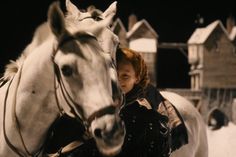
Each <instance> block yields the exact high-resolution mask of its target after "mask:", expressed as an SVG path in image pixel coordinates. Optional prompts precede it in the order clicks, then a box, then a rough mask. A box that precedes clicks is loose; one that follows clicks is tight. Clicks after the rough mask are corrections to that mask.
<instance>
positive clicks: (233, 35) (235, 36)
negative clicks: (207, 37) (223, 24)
mask: <svg viewBox="0 0 236 157" xmlns="http://www.w3.org/2000/svg"><path fill="white" fill-rule="evenodd" d="M229 38H230V40H232V41H233V40H235V39H236V26H234V27H233V29H232V30H231V32H230V34H229Z"/></svg>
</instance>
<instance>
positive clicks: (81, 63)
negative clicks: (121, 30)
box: [48, 1, 125, 155]
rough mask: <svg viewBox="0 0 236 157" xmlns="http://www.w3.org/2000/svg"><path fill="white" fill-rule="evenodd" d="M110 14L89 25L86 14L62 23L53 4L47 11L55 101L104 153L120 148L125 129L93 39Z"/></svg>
mask: <svg viewBox="0 0 236 157" xmlns="http://www.w3.org/2000/svg"><path fill="white" fill-rule="evenodd" d="M68 3H69V2H68V1H67V6H68ZM71 5H72V4H69V6H70V7H72V8H73V5H72V6H71ZM70 9H71V8H70ZM70 9H69V10H70ZM74 12H75V11H73V14H74ZM77 14H78V12H77ZM81 14H83V13H81ZM84 14H86V13H84ZM71 16H72V15H71ZM81 16H82V15H80V17H81ZM83 16H85V15H83ZM113 16H114V14H111V15H107V16H104V19H103V20H101V21H96V25H95V24H93V25H92V26H91V27H89V25H90V24H91V22H94V20H90V19H89V18H88V20H87V23H85V22H83V24H84V25H82V24H78V25H76V24H75V22H76V20H73V24H72V23H70V22H68V21H67V23H66V22H65V19H64V16H63V13H62V12H61V10H60V9H59V7H58V6H57V5H55V4H54V5H52V6H51V7H50V9H49V13H48V17H49V25H50V28H51V30H52V32H53V34H54V36H55V38H56V41H57V44H56V46H55V48H54V53H53V56H52V58H53V63H54V69H55V76H56V77H55V78H56V82H57V85H55V90H56V97H57V99H56V100H57V104H58V106H59V108H60V110H61V111H62V112H65V113H66V114H67V115H69V116H71V117H76V118H79V119H81V120H82V121H83V122H84V124H85V126H86V127H87V129H88V131H89V132H90V134H91V135H92V136H93V137H94V139H95V141H96V143H97V146H98V149H99V150H100V151H101V153H103V154H105V155H113V154H116V153H117V152H119V151H120V149H121V146H122V144H123V140H124V133H125V130H124V125H123V123H122V121H121V120H120V118H119V115H118V110H119V104H116V103H115V102H119V101H120V100H118V101H116V100H114V97H113V95H112V84H111V82H112V79H111V76H110V71H109V66H110V65H109V64H110V63H109V62H108V61H107V60H106V59H105V57H104V55H103V54H104V49H103V48H102V47H101V44H100V42H99V39H97V36H99V35H100V34H103V32H104V31H107V29H106V28H107V26H108V25H109V24H110V22H111V20H112V17H113ZM84 18H87V17H86V16H85V17H84ZM83 20H85V19H83ZM66 25H67V26H66ZM86 25H87V27H86ZM57 86H58V88H57ZM113 92H114V91H113ZM119 94H120V93H119ZM117 99H120V97H117Z"/></svg>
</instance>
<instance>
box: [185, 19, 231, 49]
mask: <svg viewBox="0 0 236 157" xmlns="http://www.w3.org/2000/svg"><path fill="white" fill-rule="evenodd" d="M217 26H220V27H221V29H222V30H223V32H225V34H226V35H227V32H226V30H225V27H224V26H223V24H222V22H221V21H220V20H216V21H214V22H212V23H211V24H209V25H208V26H207V27H205V28H197V29H196V30H195V31H194V32H193V34H192V36H191V37H190V39H189V40H188V44H203V43H204V42H205V41H206V40H207V39H208V37H209V36H210V34H211V33H212V32H213V30H214V29H215V28H216V27H217ZM227 36H228V35H227Z"/></svg>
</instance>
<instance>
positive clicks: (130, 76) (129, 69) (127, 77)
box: [117, 62, 139, 94]
mask: <svg viewBox="0 0 236 157" xmlns="http://www.w3.org/2000/svg"><path fill="white" fill-rule="evenodd" d="M117 73H118V80H119V83H120V86H121V89H122V91H123V92H124V93H125V94H126V93H128V92H129V91H131V89H132V88H133V87H134V85H135V84H137V83H138V80H139V79H138V77H137V76H136V74H135V71H134V67H133V66H132V64H131V63H130V62H125V63H124V62H122V63H118V66H117Z"/></svg>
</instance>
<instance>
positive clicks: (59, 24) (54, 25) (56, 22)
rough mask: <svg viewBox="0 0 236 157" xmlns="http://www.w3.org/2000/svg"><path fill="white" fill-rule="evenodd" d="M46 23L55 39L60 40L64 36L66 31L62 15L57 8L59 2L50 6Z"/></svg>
mask: <svg viewBox="0 0 236 157" xmlns="http://www.w3.org/2000/svg"><path fill="white" fill-rule="evenodd" d="M48 21H49V25H50V28H51V30H52V32H53V34H54V35H55V36H56V37H57V38H60V37H61V36H62V35H64V34H65V32H66V29H65V21H64V14H63V12H62V11H61V9H60V7H59V2H54V3H52V4H51V5H50V7H49V11H48Z"/></svg>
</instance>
